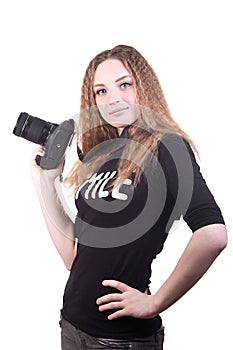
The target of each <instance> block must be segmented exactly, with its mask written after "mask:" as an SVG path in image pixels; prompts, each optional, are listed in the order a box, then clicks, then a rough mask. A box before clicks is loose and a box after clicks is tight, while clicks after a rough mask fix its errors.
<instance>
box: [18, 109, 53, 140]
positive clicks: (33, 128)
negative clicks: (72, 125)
mask: <svg viewBox="0 0 233 350" xmlns="http://www.w3.org/2000/svg"><path fill="white" fill-rule="evenodd" d="M57 126H58V124H54V123H50V122H46V121H45V120H43V119H40V118H37V117H33V116H31V115H30V114H28V113H26V112H22V113H20V115H19V117H18V120H17V122H16V125H15V127H14V130H13V134H14V135H16V136H20V137H23V138H24V139H26V140H28V141H31V142H34V143H37V144H40V145H44V144H45V142H46V140H47V139H48V137H49V135H50V134H51V133H52V132H53V131H54V130H55V129H56V127H57Z"/></svg>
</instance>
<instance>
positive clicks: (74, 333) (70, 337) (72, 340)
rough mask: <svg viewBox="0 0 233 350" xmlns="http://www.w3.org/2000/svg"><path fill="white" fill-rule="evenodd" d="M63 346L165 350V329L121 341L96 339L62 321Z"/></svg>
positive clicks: (77, 349)
mask: <svg viewBox="0 0 233 350" xmlns="http://www.w3.org/2000/svg"><path fill="white" fill-rule="evenodd" d="M60 326H61V346H62V350H91V349H92V350H93V349H105V350H106V349H128V350H152V349H153V350H163V341H164V327H161V328H160V329H159V330H158V331H157V332H156V333H155V334H153V335H152V336H150V337H146V338H137V339H134V340H132V341H131V340H129V341H128V340H119V339H105V338H96V337H92V336H90V335H88V334H87V333H85V332H82V331H81V330H79V329H76V328H75V327H74V326H72V325H71V324H70V323H69V322H68V321H66V320H64V319H62V320H61V321H60Z"/></svg>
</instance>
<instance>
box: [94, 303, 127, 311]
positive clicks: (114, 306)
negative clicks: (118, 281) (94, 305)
mask: <svg viewBox="0 0 233 350" xmlns="http://www.w3.org/2000/svg"><path fill="white" fill-rule="evenodd" d="M114 309H122V302H112V303H108V304H104V305H101V306H99V311H107V310H114Z"/></svg>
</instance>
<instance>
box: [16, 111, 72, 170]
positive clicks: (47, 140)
mask: <svg viewBox="0 0 233 350" xmlns="http://www.w3.org/2000/svg"><path fill="white" fill-rule="evenodd" d="M13 134H14V135H16V136H19V137H23V138H24V139H26V140H29V141H31V142H34V143H37V144H39V145H42V146H44V147H45V155H44V156H43V157H41V156H39V155H37V156H36V163H37V164H38V165H40V167H41V168H42V169H46V170H49V169H56V168H57V167H58V166H59V164H60V163H61V161H62V160H63V158H64V155H65V152H66V149H67V147H68V146H70V144H71V142H72V139H73V136H74V120H73V119H68V120H65V121H64V122H62V123H61V124H55V123H51V122H47V121H45V120H43V119H40V118H37V117H33V116H31V115H30V114H28V113H26V112H22V113H20V115H19V117H18V120H17V122H16V125H15V127H14V130H13Z"/></svg>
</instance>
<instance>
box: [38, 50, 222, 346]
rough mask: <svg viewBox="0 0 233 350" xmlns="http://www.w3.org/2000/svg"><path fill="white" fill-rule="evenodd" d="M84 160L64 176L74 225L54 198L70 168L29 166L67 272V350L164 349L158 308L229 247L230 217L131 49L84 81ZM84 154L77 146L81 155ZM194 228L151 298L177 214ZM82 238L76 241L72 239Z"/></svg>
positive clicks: (98, 62)
mask: <svg viewBox="0 0 233 350" xmlns="http://www.w3.org/2000/svg"><path fill="white" fill-rule="evenodd" d="M77 135H78V149H79V150H81V153H82V154H81V157H80V159H81V160H78V161H77V163H76V164H74V167H73V168H72V170H71V171H70V173H69V174H68V176H67V178H66V179H65V183H66V185H68V186H70V187H72V188H73V190H74V200H75V204H76V207H77V217H76V221H75V224H73V222H72V221H71V220H70V218H69V217H68V216H67V215H66V213H65V212H64V210H63V207H62V204H61V203H60V202H59V201H58V200H57V195H56V190H55V185H54V180H55V178H56V177H57V176H58V175H59V174H60V173H61V172H62V169H63V165H64V164H61V166H60V167H59V169H55V170H42V169H41V168H40V167H39V166H37V164H36V163H35V160H34V159H35V156H36V155H37V154H39V155H43V154H44V150H43V148H42V147H39V148H37V149H36V150H35V152H33V156H32V162H31V170H32V177H33V180H34V183H35V186H36V190H37V194H38V197H39V200H40V203H41V207H42V211H43V213H44V217H45V220H46V223H47V227H48V231H49V233H50V235H51V237H52V239H53V242H54V244H55V246H56V248H57V250H58V252H59V254H60V255H61V257H62V259H63V261H64V263H65V265H66V267H67V268H68V269H69V270H70V271H71V272H70V276H69V279H68V282H67V285H66V288H65V293H64V303H63V307H62V310H61V322H60V324H61V330H62V331H61V336H62V349H63V350H74V349H143V350H145V349H157V350H161V349H163V341H164V327H163V324H162V319H161V316H160V314H161V313H162V312H163V311H164V310H166V309H167V308H169V307H170V306H172V305H173V304H174V303H175V302H176V301H177V300H179V299H180V298H181V297H182V296H183V295H184V294H185V293H186V292H187V291H188V290H190V288H192V287H193V285H194V284H195V283H196V282H197V281H198V280H199V279H200V278H201V277H202V276H203V275H204V273H205V272H206V271H207V270H208V268H209V267H210V266H211V264H212V263H213V261H214V260H215V258H216V257H217V256H218V255H219V253H220V252H221V251H222V250H223V249H224V248H225V246H226V244H227V233H226V228H225V225H224V220H223V217H222V214H221V211H220V209H219V207H218V205H217V204H216V202H215V199H214V197H213V195H212V194H211V192H210V190H209V189H208V187H207V185H206V182H205V180H204V179H203V177H202V175H201V173H200V169H199V166H198V164H197V162H196V159H195V156H194V152H195V146H194V144H193V142H192V141H191V140H190V138H189V137H188V135H187V134H186V133H185V132H184V131H183V130H181V128H180V127H179V126H178V124H177V123H176V122H175V121H174V120H173V119H172V117H171V114H170V112H169V109H168V106H167V103H166V100H165V98H164V95H163V92H162V89H161V87H160V84H159V81H158V79H157V77H156V74H155V73H154V71H153V69H152V68H151V67H150V65H149V64H148V62H147V61H146V60H145V58H144V57H143V56H142V55H141V54H140V53H139V52H138V51H137V50H135V49H134V48H132V47H129V46H125V45H119V46H116V47H114V48H113V49H111V50H106V51H104V52H102V53H100V54H98V55H97V56H96V57H95V58H94V59H93V60H92V61H91V62H90V64H89V66H88V68H87V70H86V73H85V76H84V80H83V86H82V94H81V111H80V119H79V122H78V125H77ZM79 153H80V152H79ZM181 217H182V218H183V219H184V220H185V221H186V223H187V224H188V226H189V227H190V229H191V230H192V231H193V234H192V237H191V239H190V241H189V242H188V244H187V247H186V248H185V250H184V252H183V254H182V256H181V257H180V259H179V261H178V262H177V265H176V266H175V267H174V270H173V272H172V273H171V275H170V276H169V277H168V278H167V280H166V281H165V282H164V284H163V285H162V286H161V287H160V288H159V289H158V290H157V292H156V293H155V294H154V295H151V293H150V276H151V263H152V261H153V260H154V259H155V258H156V256H157V254H158V253H160V252H161V251H162V249H163V244H164V242H165V240H166V238H167V235H168V233H169V231H170V229H171V226H172V225H173V223H174V221H175V220H178V219H180V218H181ZM77 240H78V244H77Z"/></svg>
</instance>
